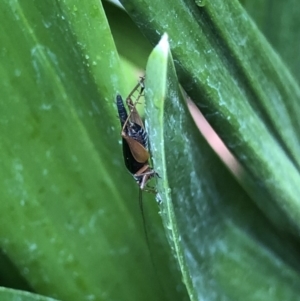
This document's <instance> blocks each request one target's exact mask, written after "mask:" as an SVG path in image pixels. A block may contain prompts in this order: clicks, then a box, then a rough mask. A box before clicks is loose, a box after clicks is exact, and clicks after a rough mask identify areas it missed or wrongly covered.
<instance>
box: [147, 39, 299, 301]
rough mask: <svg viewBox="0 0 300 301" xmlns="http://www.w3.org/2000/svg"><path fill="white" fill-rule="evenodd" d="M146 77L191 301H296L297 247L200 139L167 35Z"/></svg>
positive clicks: (174, 239) (152, 130) (158, 163)
mask: <svg viewBox="0 0 300 301" xmlns="http://www.w3.org/2000/svg"><path fill="white" fill-rule="evenodd" d="M146 71H147V78H146V92H145V93H146V104H147V112H148V114H147V117H148V118H147V120H148V128H149V138H150V141H151V150H152V154H153V164H154V168H155V170H156V172H157V173H158V174H159V175H160V178H159V179H158V180H157V183H158V185H157V187H158V193H159V195H160V197H161V199H162V204H161V207H162V218H163V221H164V225H165V229H166V232H167V234H168V236H169V241H170V244H171V246H172V248H173V252H174V254H175V255H176V256H177V260H178V263H179V265H180V269H181V271H182V274H183V279H184V282H185V284H186V286H187V289H188V291H189V295H190V299H191V300H202V299H203V300H249V301H250V300H251V301H254V300H255V301H258V300H261V301H266V300H272V301H274V300H278V301H279V300H296V299H297V298H298V296H299V293H300V290H299V286H298V283H299V280H300V277H299V273H298V272H297V271H299V267H300V266H299V260H298V244H297V243H296V242H295V241H294V240H293V239H292V238H291V237H288V236H287V235H286V233H282V232H281V231H278V229H276V228H275V227H274V226H273V225H272V224H271V223H270V222H269V221H268V220H267V219H266V218H265V216H264V215H263V214H262V213H261V212H260V211H259V210H258V208H257V207H256V206H255V205H254V203H253V202H252V200H251V199H250V198H249V197H248V195H247V194H246V193H245V192H244V190H243V189H242V188H241V187H240V186H239V185H238V184H237V182H236V181H235V180H234V179H233V178H232V177H231V175H230V174H229V172H228V170H227V169H226V168H225V167H224V165H223V164H222V163H221V161H220V159H219V158H218V157H217V156H216V154H215V153H214V152H213V151H212V149H211V148H210V147H209V146H208V144H207V142H206V141H205V140H204V138H203V137H202V136H201V135H200V134H199V132H198V130H197V128H196V126H195V124H194V122H193V120H192V118H191V116H190V114H189V111H188V108H187V105H186V103H185V100H184V99H183V97H182V94H181V91H180V88H179V85H178V80H177V77H176V75H175V68H174V65H173V59H172V57H171V54H170V52H169V46H168V42H167V39H166V36H164V37H163V38H162V40H161V41H160V43H159V44H158V46H157V47H156V48H155V49H154V51H153V52H152V54H151V56H150V58H149V61H148V64H147V70H146Z"/></svg>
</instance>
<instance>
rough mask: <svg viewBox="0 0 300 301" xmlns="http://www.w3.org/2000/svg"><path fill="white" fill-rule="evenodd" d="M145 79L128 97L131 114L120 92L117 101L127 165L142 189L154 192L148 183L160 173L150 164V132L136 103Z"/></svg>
mask: <svg viewBox="0 0 300 301" xmlns="http://www.w3.org/2000/svg"><path fill="white" fill-rule="evenodd" d="M144 80H145V77H141V78H140V81H139V83H138V84H137V85H136V86H135V87H134V89H133V90H132V91H131V92H130V94H129V95H128V97H127V98H126V104H127V106H128V109H129V114H127V111H126V109H125V106H124V103H123V99H122V97H121V95H120V94H118V95H117V97H116V102H117V108H118V113H119V119H120V122H121V126H122V130H121V136H122V144H123V156H124V161H125V165H126V167H127V169H128V171H129V172H130V173H131V174H132V176H133V178H134V179H135V180H136V182H137V184H138V185H139V188H140V190H145V191H152V192H153V190H151V189H148V188H147V187H146V184H147V182H148V181H149V180H150V179H151V178H152V177H154V176H158V174H157V173H156V172H155V171H154V170H153V169H152V168H151V167H150V165H149V157H150V155H149V151H148V134H147V132H146V130H145V127H144V124H143V121H142V119H141V117H140V115H139V113H138V111H137V109H136V105H137V104H138V102H139V99H140V98H141V96H142V94H143V91H144V89H145V86H144ZM139 88H140V91H139V92H138V96H137V98H136V100H135V101H134V102H133V101H132V96H133V94H134V93H135V92H136V91H138V89H139Z"/></svg>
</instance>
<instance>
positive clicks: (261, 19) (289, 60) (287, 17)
mask: <svg viewBox="0 0 300 301" xmlns="http://www.w3.org/2000/svg"><path fill="white" fill-rule="evenodd" d="M240 2H241V3H242V4H243V6H244V7H245V9H246V10H247V11H248V13H249V14H250V15H251V17H252V18H253V19H254V20H255V22H256V24H257V25H258V27H259V29H260V30H261V31H262V32H263V34H264V35H265V36H266V37H267V39H268V41H269V42H270V43H271V44H272V46H273V47H274V48H275V49H276V51H277V52H278V53H279V54H280V55H281V57H282V59H283V60H284V62H285V63H286V64H287V66H288V67H289V70H290V71H291V72H292V73H293V75H294V76H295V78H296V79H297V81H298V83H299V82H300V57H299V55H298V51H297V49H299V43H300V39H299V30H298V28H299V26H300V20H299V13H300V6H299V2H298V1H297V0H288V1H284V2H281V1H268V0H264V1H261V0H250V1H249V0H243V1H240Z"/></svg>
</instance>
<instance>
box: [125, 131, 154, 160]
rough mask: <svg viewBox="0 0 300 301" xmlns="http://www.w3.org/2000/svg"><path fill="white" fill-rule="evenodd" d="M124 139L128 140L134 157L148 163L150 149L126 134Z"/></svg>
mask: <svg viewBox="0 0 300 301" xmlns="http://www.w3.org/2000/svg"><path fill="white" fill-rule="evenodd" d="M123 139H125V140H126V142H127V144H128V146H129V149H130V151H131V153H132V156H133V158H134V159H135V160H136V161H137V162H139V163H144V164H145V163H147V161H148V159H149V152H148V150H147V149H146V148H145V147H144V146H143V145H142V144H141V143H140V142H138V141H136V140H135V139H134V138H132V137H129V136H124V137H123Z"/></svg>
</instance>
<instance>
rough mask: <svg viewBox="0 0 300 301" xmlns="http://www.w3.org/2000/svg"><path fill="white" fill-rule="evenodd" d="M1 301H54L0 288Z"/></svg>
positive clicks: (53, 300)
mask: <svg viewBox="0 0 300 301" xmlns="http://www.w3.org/2000/svg"><path fill="white" fill-rule="evenodd" d="M0 299H1V301H56V300H55V299H52V298H46V297H43V296H39V295H36V294H30V293H27V292H22V291H17V290H12V289H8V288H4V287H0Z"/></svg>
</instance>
